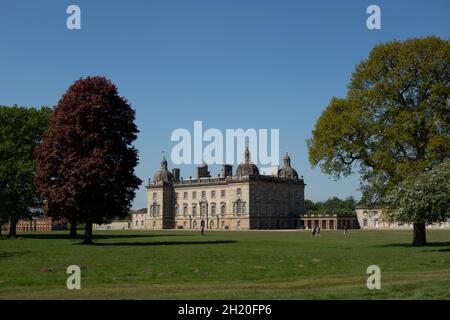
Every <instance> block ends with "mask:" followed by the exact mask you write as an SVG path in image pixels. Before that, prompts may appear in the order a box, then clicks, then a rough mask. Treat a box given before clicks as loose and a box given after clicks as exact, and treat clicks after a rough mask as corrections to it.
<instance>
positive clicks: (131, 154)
mask: <svg viewBox="0 0 450 320" xmlns="http://www.w3.org/2000/svg"><path fill="white" fill-rule="evenodd" d="M134 120H135V111H134V110H133V109H132V108H131V107H130V105H129V104H128V102H127V101H126V99H125V98H123V97H120V96H119V95H118V93H117V88H116V86H115V85H114V84H113V83H112V82H111V81H109V80H108V79H106V78H104V77H87V78H84V79H80V80H78V81H76V82H75V83H73V84H72V85H71V86H70V88H69V89H68V91H67V92H66V93H65V94H64V95H63V96H62V98H61V100H60V101H59V103H58V105H57V106H56V108H55V111H54V113H53V116H52V117H51V119H50V123H49V129H48V131H47V133H46V134H45V135H44V136H43V140H42V143H41V145H40V146H39V147H38V149H37V150H36V158H37V168H36V177H35V185H36V189H37V190H38V191H39V192H40V194H41V196H42V197H43V199H44V210H45V211H46V213H47V214H48V215H50V216H54V217H66V218H67V219H68V220H69V221H71V223H72V224H75V223H77V222H78V223H84V224H85V226H86V227H85V235H84V241H83V243H86V244H89V243H92V224H93V223H99V224H101V223H107V222H109V221H111V220H112V219H113V218H115V217H125V216H126V215H127V214H128V211H129V209H130V205H131V201H132V200H133V198H134V196H135V190H136V188H137V187H138V186H139V185H140V183H141V180H140V179H139V178H137V177H136V176H135V174H134V168H135V167H136V165H137V163H138V156H137V150H136V149H135V148H134V147H133V145H132V143H133V141H134V140H135V139H136V137H137V133H138V129H137V127H136V125H135V123H134Z"/></svg>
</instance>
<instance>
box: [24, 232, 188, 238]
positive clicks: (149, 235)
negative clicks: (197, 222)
mask: <svg viewBox="0 0 450 320" xmlns="http://www.w3.org/2000/svg"><path fill="white" fill-rule="evenodd" d="M173 236H177V237H184V236H193V234H95V233H94V234H93V236H92V239H93V240H99V239H132V238H153V237H173ZM19 237H20V238H24V239H49V240H50V239H60V240H64V239H66V240H83V234H80V235H78V236H76V237H72V236H70V235H69V234H65V233H59V234H48V233H45V234H38V233H33V234H26V233H22V234H20V235H19Z"/></svg>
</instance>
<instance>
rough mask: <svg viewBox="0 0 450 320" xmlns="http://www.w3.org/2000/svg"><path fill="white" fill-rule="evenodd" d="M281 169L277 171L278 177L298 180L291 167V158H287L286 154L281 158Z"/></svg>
mask: <svg viewBox="0 0 450 320" xmlns="http://www.w3.org/2000/svg"><path fill="white" fill-rule="evenodd" d="M283 162H284V164H283V167H282V168H281V169H280V170H278V177H279V178H283V179H293V180H298V173H297V171H296V170H295V169H294V168H292V167H291V157H289V155H288V153H287V152H286V155H285V156H284V158H283Z"/></svg>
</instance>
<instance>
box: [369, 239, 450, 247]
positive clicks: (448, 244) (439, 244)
mask: <svg viewBox="0 0 450 320" xmlns="http://www.w3.org/2000/svg"><path fill="white" fill-rule="evenodd" d="M377 247H384V248H389V247H401V248H426V247H450V241H442V242H428V244H427V245H425V246H413V245H412V244H411V243H388V244H382V245H378V246H377Z"/></svg>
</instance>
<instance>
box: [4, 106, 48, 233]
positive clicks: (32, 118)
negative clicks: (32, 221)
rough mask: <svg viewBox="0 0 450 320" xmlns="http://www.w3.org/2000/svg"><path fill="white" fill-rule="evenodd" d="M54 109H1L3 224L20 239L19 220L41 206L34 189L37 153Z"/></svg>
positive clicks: (5, 107)
mask: <svg viewBox="0 0 450 320" xmlns="http://www.w3.org/2000/svg"><path fill="white" fill-rule="evenodd" d="M51 113H52V109H50V108H47V107H42V108H40V109H35V108H25V107H18V106H13V107H8V106H0V203H1V206H0V224H1V223H5V222H9V223H10V230H9V236H11V237H14V236H16V225H17V222H18V220H19V219H20V218H21V217H23V216H27V215H31V214H33V212H34V211H35V209H36V208H38V207H39V206H40V205H41V203H40V199H39V197H38V196H37V194H36V190H35V188H34V184H33V179H34V174H35V168H36V161H35V159H34V157H33V152H34V150H35V148H36V146H37V145H38V144H39V143H40V141H41V137H42V135H43V134H44V132H45V131H46V130H47V124H48V118H49V116H50V114H51Z"/></svg>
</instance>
